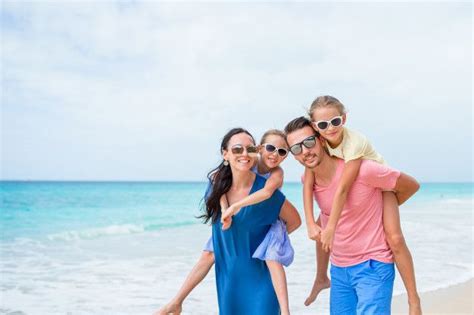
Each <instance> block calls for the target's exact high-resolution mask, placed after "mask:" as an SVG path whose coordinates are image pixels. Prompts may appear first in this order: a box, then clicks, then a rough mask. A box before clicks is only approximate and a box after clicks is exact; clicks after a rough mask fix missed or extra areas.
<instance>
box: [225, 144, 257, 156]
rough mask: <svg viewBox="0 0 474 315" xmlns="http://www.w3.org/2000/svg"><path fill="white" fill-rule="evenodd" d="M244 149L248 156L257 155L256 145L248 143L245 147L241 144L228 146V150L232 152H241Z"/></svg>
mask: <svg viewBox="0 0 474 315" xmlns="http://www.w3.org/2000/svg"><path fill="white" fill-rule="evenodd" d="M244 150H245V151H247V154H248V155H249V156H257V155H258V147H257V146H255V145H249V146H247V147H244V146H243V145H241V144H235V145H233V146H232V147H231V148H230V151H231V152H232V153H233V154H243V153H244Z"/></svg>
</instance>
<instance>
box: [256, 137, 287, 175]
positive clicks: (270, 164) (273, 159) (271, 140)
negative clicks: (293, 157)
mask: <svg viewBox="0 0 474 315" xmlns="http://www.w3.org/2000/svg"><path fill="white" fill-rule="evenodd" d="M265 144H270V145H272V146H273V147H275V148H276V150H275V151H273V152H268V150H267V149H266V148H265V146H263V147H262V148H261V149H260V157H261V161H262V162H263V164H265V166H266V167H267V168H269V169H270V170H272V169H274V168H275V167H277V166H279V165H280V163H281V162H283V161H284V160H285V159H286V157H287V156H288V155H285V156H281V155H280V154H278V151H279V150H278V149H286V150H288V145H287V144H286V141H285V139H284V138H283V137H282V136H278V135H268V136H266V137H265V139H264V140H263V143H262V145H265Z"/></svg>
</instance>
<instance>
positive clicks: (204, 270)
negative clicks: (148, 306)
mask: <svg viewBox="0 0 474 315" xmlns="http://www.w3.org/2000/svg"><path fill="white" fill-rule="evenodd" d="M212 265H214V253H213V252H208V251H203V252H202V254H201V257H200V258H199V260H198V261H197V263H196V264H195V265H194V267H193V269H192V270H191V272H190V273H189V275H188V277H187V278H186V280H184V283H183V285H182V286H181V288H180V289H179V291H178V293H177V294H176V296H175V297H174V298H173V299H172V300H171V301H170V302H169V303H168V304H166V305H165V306H163V307H162V308H161V309H160V310H159V311H157V312H156V313H154V315H169V314H173V315H178V314H181V311H182V305H183V302H184V299H186V297H187V296H188V295H189V293H191V291H192V290H193V289H194V288H195V287H196V286H197V285H198V284H199V283H200V282H201V281H202V280H203V279H204V278H205V277H206V275H207V274H208V273H209V270H210V269H211V267H212Z"/></svg>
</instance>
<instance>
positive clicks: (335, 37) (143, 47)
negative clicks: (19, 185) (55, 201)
mask: <svg viewBox="0 0 474 315" xmlns="http://www.w3.org/2000/svg"><path fill="white" fill-rule="evenodd" d="M470 9H471V4H469V3H457V4H445V3H416V4H409V3H391V4H382V3H375V4H374V3H372V4H367V3H357V4H356V3H336V4H329V3H278V4H269V3H259V4H251V3H233V4H218V3H203V4H189V3H179V4H172V3H154V2H133V3H130V4H128V5H123V4H116V3H113V2H101V3H93V2H73V3H58V2H52V3H48V2H41V3H34V4H31V3H29V4H25V3H13V2H4V8H3V10H2V11H3V12H2V15H3V17H4V19H2V20H3V22H2V23H3V25H2V30H3V31H2V36H3V45H2V74H3V80H4V82H3V83H4V84H3V83H2V86H4V88H3V96H2V97H3V98H2V111H3V127H2V129H3V130H2V142H3V149H4V152H3V156H2V164H3V174H2V176H3V177H4V178H55V179H57V178H65V179H75V178H76V179H94V178H95V179H100V178H108V179H156V180H159V179H168V180H169V179H196V180H200V179H202V178H203V174H204V173H206V171H207V170H209V169H210V168H212V167H213V165H214V164H213V163H214V162H216V161H217V159H218V153H217V152H218V146H219V143H220V139H221V137H222V136H223V134H224V133H225V131H226V130H227V129H229V128H231V127H234V126H237V125H239V126H244V127H246V128H248V129H249V130H250V131H251V132H253V133H254V134H255V135H256V136H257V137H258V136H259V135H260V134H262V133H263V131H265V130H266V129H268V128H274V127H279V128H282V127H283V126H284V124H285V123H286V122H287V121H289V120H290V119H292V118H294V117H295V116H297V115H301V114H303V113H304V111H303V108H304V107H305V106H308V105H309V104H310V102H311V101H312V99H313V98H314V97H315V96H317V95H319V94H322V93H324V94H326V93H328V94H333V95H335V96H337V97H339V98H340V99H341V100H343V101H344V102H345V103H346V105H347V106H348V108H349V110H350V126H352V127H353V128H355V129H359V130H361V131H363V132H364V133H366V134H367V135H368V136H369V138H370V139H372V141H373V142H374V143H375V145H376V147H377V148H378V149H379V151H381V152H382V154H383V155H384V156H385V157H386V159H387V160H389V161H390V162H391V164H393V165H394V166H397V167H400V168H402V169H404V170H407V171H409V172H411V173H412V174H414V175H416V176H418V177H420V178H421V179H422V180H438V181H442V180H471V176H472V175H471V172H466V171H465V165H467V164H469V165H470V164H471V162H470V161H472V150H471V149H470V147H469V145H466V141H465V138H464V137H461V136H460V135H466V137H467V138H469V141H468V142H472V135H471V132H472V127H471V123H472V120H471V119H472V118H471V102H472V100H471V85H472V79H471V73H472V68H471V55H472V48H471V33H470V32H471V30H470V28H471V26H472V20H471V15H470V13H469V11H470ZM5 17H8V18H5ZM466 119H467V120H468V122H466ZM445 126H450V127H451V128H452V129H447V128H445ZM452 130H453V131H454V133H455V134H456V135H453V133H452ZM440 143H443V144H444V145H445V147H444V148H445V149H446V150H447V152H449V154H451V155H454V156H457V157H458V158H459V161H458V162H457V163H456V164H457V165H455V166H453V165H451V163H450V162H449V161H450V159H449V158H446V156H445V155H440V154H439V149H440ZM401 152H403V154H401ZM446 154H448V153H446ZM407 156H408V157H410V158H409V159H408V158H406V157H407ZM285 164H286V165H287V168H288V171H287V172H286V174H288V178H289V179H292V180H296V179H297V178H298V173H299V172H300V171H301V169H300V168H299V167H298V166H297V165H296V164H295V163H293V162H289V161H287V162H285ZM57 165H62V166H61V167H60V168H58V167H56V166H57ZM463 166H464V167H463ZM470 167H471V168H472V165H470ZM170 170H172V172H170Z"/></svg>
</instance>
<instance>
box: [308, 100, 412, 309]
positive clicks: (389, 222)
mask: <svg viewBox="0 0 474 315" xmlns="http://www.w3.org/2000/svg"><path fill="white" fill-rule="evenodd" d="M309 116H310V118H311V121H312V122H313V127H314V129H315V130H316V131H317V132H319V133H320V134H321V136H322V138H324V139H325V142H326V147H327V149H328V151H329V154H330V155H331V156H335V157H338V158H340V159H343V160H344V161H345V166H344V171H343V174H342V178H341V182H340V183H339V187H338V189H337V191H336V194H335V196H334V200H333V204H332V209H331V213H330V216H329V221H328V224H327V226H326V228H325V229H324V230H321V229H320V228H319V226H320V225H319V224H318V222H315V220H314V215H313V186H314V180H315V179H314V173H313V172H312V171H311V170H308V169H305V174H304V188H303V190H304V193H303V194H304V198H303V199H304V208H305V216H306V223H307V228H308V235H309V237H310V238H311V239H320V240H321V245H320V247H319V248H317V260H318V269H317V274H316V280H315V282H314V285H313V289H312V291H311V294H310V296H309V297H308V298H307V300H306V302H305V304H306V305H309V304H311V303H312V302H313V301H314V300H315V299H316V297H317V295H318V294H319V292H320V291H321V290H322V289H325V288H327V287H329V285H330V281H329V278H328V276H327V266H328V261H329V254H328V253H329V251H330V250H331V245H332V241H333V238H334V233H335V231H336V227H337V223H338V220H339V217H340V215H341V212H342V209H343V207H344V203H345V202H346V198H347V194H348V192H349V190H350V188H351V186H352V184H353V182H354V180H355V179H356V177H357V175H358V173H359V168H360V164H361V161H362V160H363V159H368V160H374V161H376V162H378V163H382V164H385V162H384V160H383V158H382V156H381V155H380V154H378V153H377V152H376V151H375V149H374V148H373V147H372V145H371V144H370V142H369V141H368V140H367V138H365V137H364V136H363V135H362V134H360V133H358V132H356V131H353V130H350V129H348V128H346V127H344V124H345V122H346V110H345V108H344V105H343V104H342V103H341V102H340V101H339V100H338V99H336V98H335V97H332V96H320V97H318V98H316V100H315V101H314V102H313V103H312V104H311V107H310V109H309ZM383 202H384V209H383V223H384V230H385V234H386V238H387V242H388V244H389V245H390V248H391V250H392V252H393V256H394V258H395V263H396V265H397V268H398V271H399V272H400V275H401V277H402V280H403V283H404V285H405V288H406V290H407V293H408V303H409V309H410V315H418V314H421V306H420V298H419V295H418V292H417V289H416V281H415V271H414V267H413V260H412V257H411V254H410V251H409V250H408V247H407V245H406V243H405V240H404V237H403V234H402V229H401V226H400V213H399V210H398V200H397V198H396V196H395V194H394V193H393V192H391V191H384V192H383ZM317 246H319V245H317ZM321 249H322V250H321Z"/></svg>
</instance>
